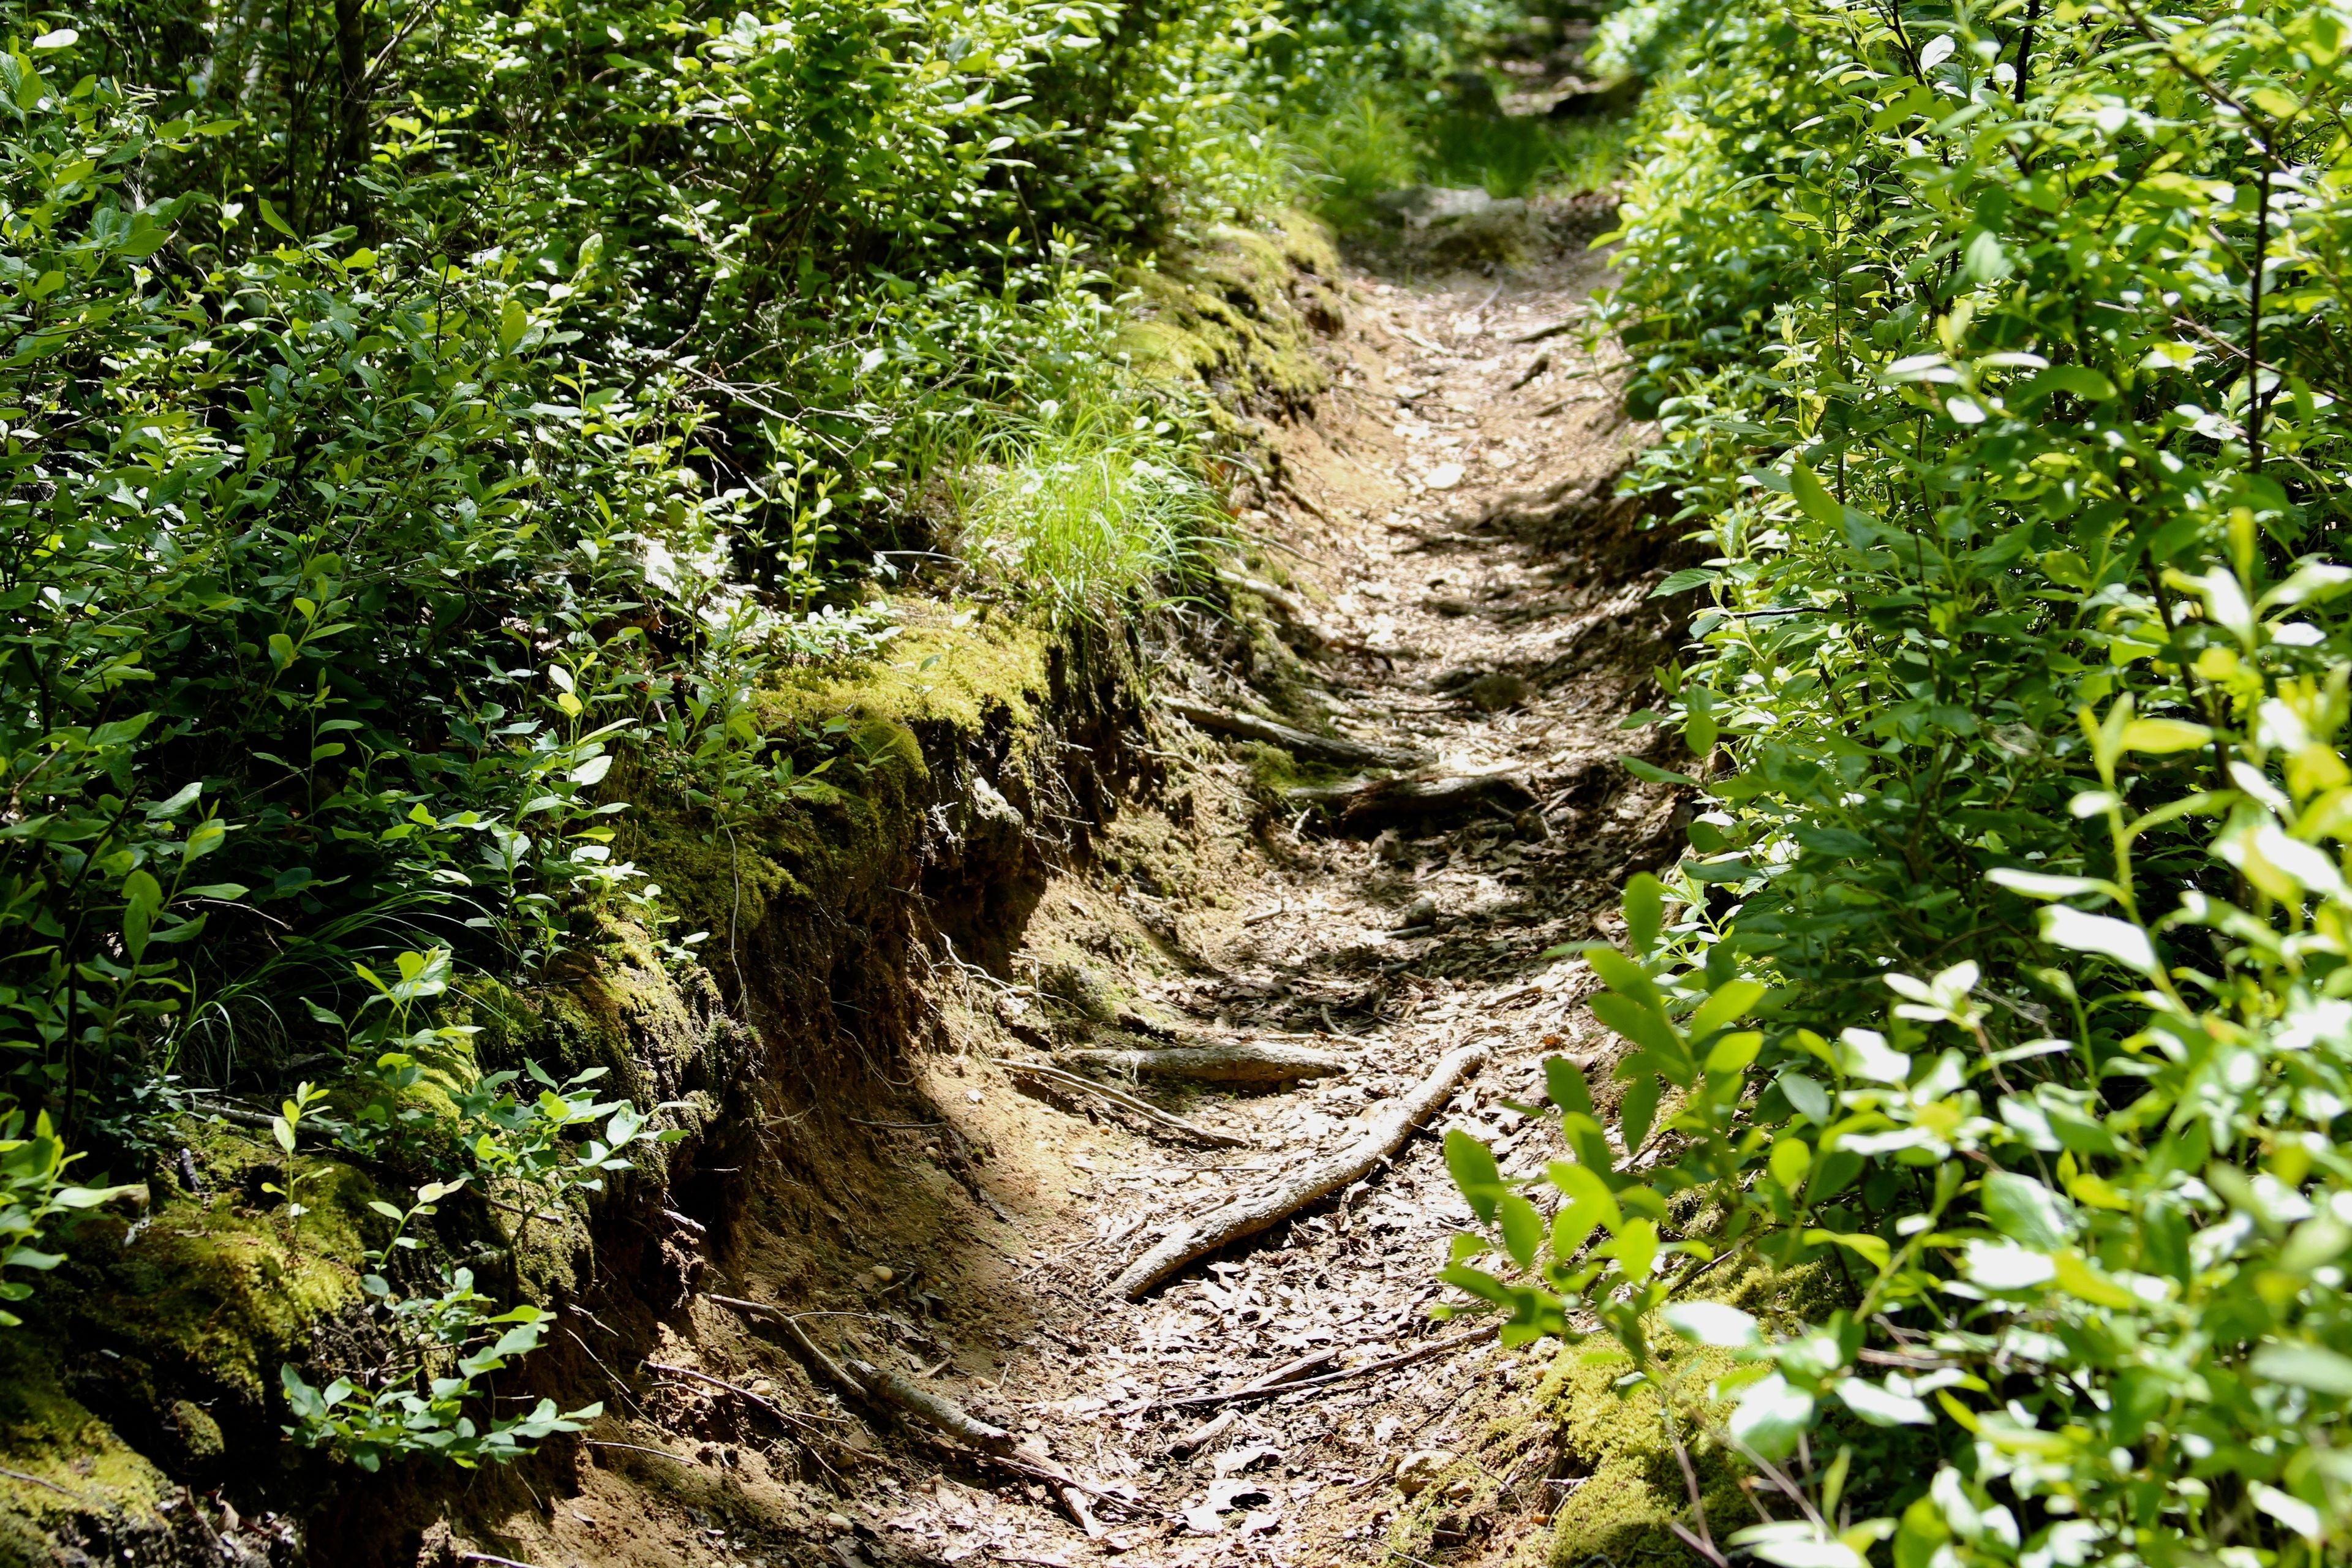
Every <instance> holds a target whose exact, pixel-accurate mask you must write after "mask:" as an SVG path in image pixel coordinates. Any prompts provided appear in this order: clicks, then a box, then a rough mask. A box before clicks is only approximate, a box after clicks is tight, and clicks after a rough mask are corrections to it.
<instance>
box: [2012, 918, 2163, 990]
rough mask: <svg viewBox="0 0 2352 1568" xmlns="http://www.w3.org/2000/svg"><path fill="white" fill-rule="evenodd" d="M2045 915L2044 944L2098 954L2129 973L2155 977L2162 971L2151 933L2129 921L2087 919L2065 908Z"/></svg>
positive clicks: (2043, 921)
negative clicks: (2120, 965) (2131, 970)
mask: <svg viewBox="0 0 2352 1568" xmlns="http://www.w3.org/2000/svg"><path fill="white" fill-rule="evenodd" d="M2041 912H2042V941H2044V942H2051V943H2053V944H2055V945H2056V946H2059V947H2064V948H2072V949H2073V950H2074V951H2075V952H2095V953H2098V954H2101V955H2102V956H2104V957H2107V958H2112V959H2114V960H2115V961H2116V963H2120V964H2122V965H2124V966H2125V967H2126V968H2127V969H2134V970H2137V971H2138V972H2139V973H2142V974H2146V975H2151V976H2152V975H2154V974H2155V973H2157V971H2158V967H2159V966H2158V963H2157V958H2156V948H2155V946H2154V945H2153V944H2152V943H2150V942H2149V941H2148V939H2147V932H2146V931H2142V930H2141V929H2140V928H2139V927H2137V926H2136V925H2134V924H2132V923H2131V922H2130V921H2119V920H2114V919H2111V918H2110V917H2108V916H2106V915H2086V914H2084V912H2083V911H2082V910H2077V909H2074V908H2072V907H2070V906H2068V905H2065V904H2054V905H2052V906H2051V907H2049V908H2047V909H2044V910H2042V911H2041Z"/></svg>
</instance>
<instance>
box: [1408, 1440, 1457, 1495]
mask: <svg viewBox="0 0 2352 1568" xmlns="http://www.w3.org/2000/svg"><path fill="white" fill-rule="evenodd" d="M1453 1463H1454V1456H1453V1455H1452V1454H1450V1453H1448V1452H1447V1451H1446V1450H1444V1448H1416V1449H1415V1450H1413V1451H1412V1453H1410V1454H1407V1455H1406V1456H1405V1457H1404V1458H1402V1459H1400V1460H1398V1461H1397V1473H1396V1481H1397V1489H1398V1490H1399V1491H1401V1492H1402V1493H1404V1495H1405V1496H1407V1497H1418V1496H1419V1495H1421V1494H1422V1493H1423V1492H1425V1491H1427V1490H1428V1489H1430V1488H1432V1487H1433V1486H1435V1485H1436V1484H1437V1483H1438V1482H1439V1481H1440V1480H1442V1479H1444V1475H1445V1471H1446V1469H1447V1468H1448V1467H1449V1466H1451V1465H1452V1464H1453Z"/></svg>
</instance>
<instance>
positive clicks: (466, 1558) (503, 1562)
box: [457, 1552, 539, 1568]
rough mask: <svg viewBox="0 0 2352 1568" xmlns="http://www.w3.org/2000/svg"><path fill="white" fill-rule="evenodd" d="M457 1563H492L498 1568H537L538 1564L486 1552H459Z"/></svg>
mask: <svg viewBox="0 0 2352 1568" xmlns="http://www.w3.org/2000/svg"><path fill="white" fill-rule="evenodd" d="M457 1561H458V1562H460V1563H496V1564H498V1568H539V1564H538V1563H519V1562H517V1561H516V1560H515V1559H513V1558H511V1557H499V1556H494V1555H492V1554H491V1553H489V1552H459V1553H457Z"/></svg>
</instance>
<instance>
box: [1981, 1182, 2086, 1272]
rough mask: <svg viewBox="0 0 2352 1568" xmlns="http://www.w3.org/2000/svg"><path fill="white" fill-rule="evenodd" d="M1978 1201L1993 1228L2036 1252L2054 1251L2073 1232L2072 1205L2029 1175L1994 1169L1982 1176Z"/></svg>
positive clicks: (2061, 1245) (2070, 1236)
mask: <svg viewBox="0 0 2352 1568" xmlns="http://www.w3.org/2000/svg"><path fill="white" fill-rule="evenodd" d="M1978 1201H1979V1203H1980V1204H1981V1205H1983V1207H1984V1213H1985V1219H1986V1220H1987V1221H1988V1222H1989V1223H1990V1225H1991V1226H1992V1227H1993V1228H1994V1229H1995V1230H1997V1231H1999V1232H2000V1233H2001V1234H2002V1235H2003V1236H2006V1237H2009V1238H2010V1239H2011V1241H2018V1242H2022V1243H2024V1244H2025V1245H2026V1246H2028V1247H2032V1248H2034V1249H2035V1250H2036V1251H2039V1252H2055V1251H2057V1250H2058V1249H2059V1248H2060V1247H2063V1246H2065V1245H2066V1243H2067V1241H2068V1240H2069V1239H2071V1238H2072V1237H2073V1236H2074V1212H2073V1208H2072V1205H2069V1204H2068V1203H2067V1202H2066V1200H2065V1199H2063V1198H2062V1197H2060V1196H2059V1195H2058V1194H2056V1193H2053V1192H2052V1191H2051V1190H2050V1189H2049V1188H2048V1187H2045V1186H2043V1185H2042V1184H2041V1183H2040V1182H2037V1181H2035V1180H2034V1179H2033V1178H2032V1177H2031V1176H2024V1175H2020V1174H2018V1173H2016V1172H2014V1171H1995V1172H1993V1173H1991V1174H1990V1175H1988V1176H1987V1177H1985V1179H1984V1185H1983V1188H1982V1189H1981V1191H1980V1192H1979V1195H1978Z"/></svg>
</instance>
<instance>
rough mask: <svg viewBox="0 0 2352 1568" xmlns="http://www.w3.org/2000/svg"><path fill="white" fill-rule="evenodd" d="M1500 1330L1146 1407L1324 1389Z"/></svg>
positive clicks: (1488, 1327)
mask: <svg viewBox="0 0 2352 1568" xmlns="http://www.w3.org/2000/svg"><path fill="white" fill-rule="evenodd" d="M1500 1330H1501V1325H1500V1324H1497V1323H1489V1324H1487V1325H1486V1327H1484V1328H1478V1329H1473V1330H1471V1331H1469V1332H1468V1333H1466V1334H1456V1335H1454V1337H1453V1338H1452V1339H1447V1340H1436V1341H1433V1342H1430V1343H1428V1344H1425V1345H1421V1346H1418V1347H1416V1348H1414V1349H1412V1350H1409V1351H1406V1352H1403V1353H1402V1354H1400V1355H1392V1356H1387V1357H1384V1358H1382V1359H1381V1360H1380V1361H1372V1362H1366V1363H1364V1364H1363V1365H1361V1366H1351V1367H1349V1368H1348V1369H1346V1370H1345V1371H1343V1372H1333V1373H1325V1374H1324V1375H1323V1376H1321V1377H1302V1378H1297V1379H1294V1380H1292V1381H1290V1382H1287V1383H1267V1382H1265V1381H1264V1380H1260V1381H1259V1382H1257V1383H1253V1384H1244V1385H1243V1386H1242V1387H1239V1388H1228V1389H1224V1390H1223V1391H1222V1392H1219V1393H1216V1394H1185V1395H1184V1396H1183V1397H1181V1398H1180V1399H1161V1400H1155V1401H1153V1402H1152V1405H1151V1406H1148V1407H1147V1408H1158V1409H1162V1410H1173V1409H1181V1408H1185V1407H1188V1406H1194V1405H1234V1404H1238V1403H1240V1402H1241V1401H1243V1400H1246V1399H1273V1398H1276V1397H1277V1396H1278V1395H1281V1394H1298V1393H1302V1392H1304V1391H1305V1390H1307V1389H1310V1388H1328V1387H1330V1386H1331V1385H1332V1384H1338V1383H1347V1382H1349V1381H1351V1380H1353V1379H1355V1378H1359V1377H1374V1376H1377V1375H1379V1374H1380V1373H1384V1372H1394V1371H1396V1370H1397V1369H1398V1368H1399V1367H1404V1366H1411V1365H1412V1363H1415V1362H1423V1361H1429V1360H1432V1359H1433V1358H1435V1357H1437V1356H1442V1355H1445V1354H1447V1353H1449V1352H1454V1351H1458V1350H1460V1349H1462V1348H1463V1347H1464V1346H1465V1345H1474V1344H1476V1343H1478V1342H1480V1341H1482V1340H1491V1339H1493V1338H1494V1337H1495V1335H1496V1333H1497V1332H1499V1331H1500Z"/></svg>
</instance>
